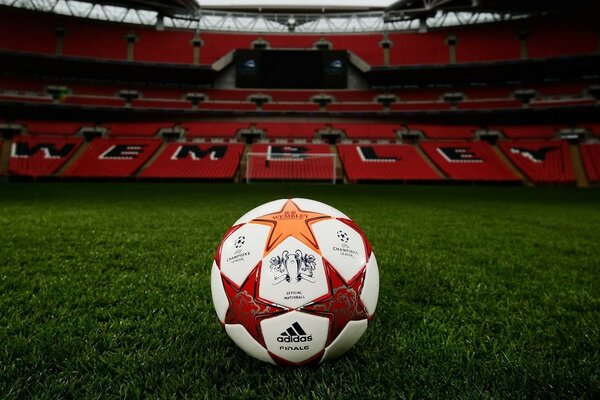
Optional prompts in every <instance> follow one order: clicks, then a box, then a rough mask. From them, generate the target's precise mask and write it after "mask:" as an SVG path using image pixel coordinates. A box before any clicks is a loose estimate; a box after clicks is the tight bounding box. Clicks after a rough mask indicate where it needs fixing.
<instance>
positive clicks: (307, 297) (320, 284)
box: [258, 237, 329, 308]
mask: <svg viewBox="0 0 600 400" xmlns="http://www.w3.org/2000/svg"><path fill="white" fill-rule="evenodd" d="M328 293H329V286H328V284H327V277H326V275H325V267H324V266H323V261H322V258H321V256H320V255H319V254H317V253H315V252H314V251H312V250H311V249H310V248H309V247H308V246H306V245H304V244H303V243H301V242H300V241H299V240H298V239H296V238H293V237H289V238H287V239H286V240H284V241H283V242H282V243H281V244H280V245H279V246H277V247H275V249H273V251H271V252H270V253H269V254H267V255H266V256H265V258H264V259H263V261H262V266H261V271H260V283H259V290H258V295H259V297H260V298H261V299H264V300H267V301H270V302H273V303H275V304H278V305H282V306H284V307H289V308H298V307H301V306H303V305H305V304H308V303H310V302H312V301H314V300H316V299H318V298H320V297H323V296H325V295H327V294H328Z"/></svg>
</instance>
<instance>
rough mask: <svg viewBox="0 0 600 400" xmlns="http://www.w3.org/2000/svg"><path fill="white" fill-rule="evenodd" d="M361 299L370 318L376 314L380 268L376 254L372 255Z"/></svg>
mask: <svg viewBox="0 0 600 400" xmlns="http://www.w3.org/2000/svg"><path fill="white" fill-rule="evenodd" d="M360 298H361V300H362V302H363V304H364V305H365V307H366V309H367V312H368V313H369V316H372V315H373V314H374V313H375V308H376V307H377V299H378V298H379V268H377V260H376V259H375V254H374V253H371V257H370V258H369V262H368V263H367V268H366V270H365V281H364V284H363V288H362V291H361V294H360Z"/></svg>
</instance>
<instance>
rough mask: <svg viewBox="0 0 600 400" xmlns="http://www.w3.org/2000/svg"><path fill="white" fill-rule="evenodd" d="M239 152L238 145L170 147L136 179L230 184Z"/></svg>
mask: <svg viewBox="0 0 600 400" xmlns="http://www.w3.org/2000/svg"><path fill="white" fill-rule="evenodd" d="M243 152H244V145H243V144H240V143H235V144H226V143H203V144H199V143H189V142H187V143H171V144H169V145H168V146H167V147H166V148H165V150H164V151H163V152H162V153H161V154H160V155H159V156H158V158H157V159H156V160H155V161H154V162H153V163H152V164H151V165H150V166H148V167H147V168H146V169H145V170H144V171H142V172H141V173H140V177H141V178H183V179H227V180H233V178H234V177H235V174H236V172H237V169H238V167H239V164H240V158H241V156H242V153H243Z"/></svg>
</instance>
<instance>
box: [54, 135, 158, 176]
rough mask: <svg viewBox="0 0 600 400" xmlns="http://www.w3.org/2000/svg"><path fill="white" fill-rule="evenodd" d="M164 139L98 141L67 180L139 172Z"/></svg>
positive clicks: (88, 149) (102, 139)
mask: <svg viewBox="0 0 600 400" xmlns="http://www.w3.org/2000/svg"><path fill="white" fill-rule="evenodd" d="M160 144H161V140H160V139H140V138H131V139H105V138H97V139H94V141H92V142H91V143H90V145H89V147H88V148H87V149H86V151H85V153H84V154H83V155H82V156H81V157H80V158H79V159H77V160H76V161H75V162H74V163H73V165H71V167H70V168H69V169H68V170H67V171H66V172H65V174H64V176H65V177H82V178H100V177H103V178H126V177H129V176H132V175H133V174H134V173H136V172H137V171H138V170H139V169H140V168H141V167H142V166H143V165H144V164H145V163H146V162H147V161H148V159H149V158H150V157H151V156H152V154H154V153H155V152H156V150H157V149H158V147H159V146H160Z"/></svg>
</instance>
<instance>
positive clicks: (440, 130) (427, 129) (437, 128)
mask: <svg viewBox="0 0 600 400" xmlns="http://www.w3.org/2000/svg"><path fill="white" fill-rule="evenodd" d="M408 128H409V129H410V130H417V131H421V132H423V134H424V135H425V136H426V137H427V138H429V139H469V140H472V139H473V138H474V134H473V132H474V131H475V130H477V127H476V126H468V125H413V124H410V125H408Z"/></svg>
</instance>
